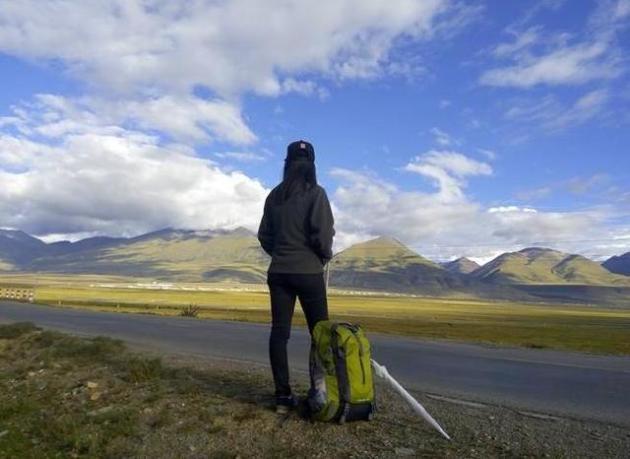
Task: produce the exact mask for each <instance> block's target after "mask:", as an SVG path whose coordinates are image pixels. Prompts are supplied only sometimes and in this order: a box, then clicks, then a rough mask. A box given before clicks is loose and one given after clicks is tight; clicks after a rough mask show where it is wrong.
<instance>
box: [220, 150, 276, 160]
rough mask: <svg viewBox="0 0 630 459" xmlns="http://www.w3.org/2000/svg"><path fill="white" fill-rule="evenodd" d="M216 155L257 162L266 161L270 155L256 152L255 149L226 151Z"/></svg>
mask: <svg viewBox="0 0 630 459" xmlns="http://www.w3.org/2000/svg"><path fill="white" fill-rule="evenodd" d="M215 156H216V157H217V158H222V159H234V160H236V161H239V162H242V163H255V162H260V161H265V160H266V159H267V158H268V155H264V154H261V153H255V152H253V151H225V152H221V153H215Z"/></svg>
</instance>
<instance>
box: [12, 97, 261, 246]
mask: <svg viewBox="0 0 630 459" xmlns="http://www.w3.org/2000/svg"><path fill="white" fill-rule="evenodd" d="M45 107H46V109H45V110H44V111H43V112H38V113H37V114H27V115H26V116H23V117H22V118H21V122H20V124H21V130H22V131H23V133H21V134H10V133H0V163H1V164H3V166H4V167H2V168H0V182H1V183H2V188H0V221H2V222H3V224H6V225H8V226H11V227H15V228H20V229H23V230H25V231H27V232H30V233H34V234H38V235H47V234H66V235H72V234H108V235H130V234H138V233H140V232H144V231H148V230H154V229H157V228H163V227H168V226H172V227H180V228H211V229H212V228H233V227H237V226H246V227H248V228H251V229H256V227H257V225H258V222H259V219H260V214H261V210H262V204H263V201H264V198H265V196H266V194H267V192H268V190H266V189H265V187H264V186H263V185H262V184H261V183H260V182H259V181H258V180H255V179H252V178H250V177H248V176H246V175H245V174H243V173H241V172H238V171H233V172H226V171H224V170H222V169H221V168H220V167H219V166H218V165H217V164H215V163H214V162H212V161H210V160H208V159H204V158H200V157H198V156H196V155H195V154H194V151H193V150H191V149H190V148H189V147H186V146H184V145H181V144H176V143H163V142H161V141H160V139H159V137H157V136H152V135H147V134H145V133H141V132H138V131H135V130H131V129H125V128H123V127H120V126H116V125H111V124H109V123H107V122H106V121H104V120H99V119H98V117H96V116H95V115H94V114H93V113H91V112H89V111H79V112H78V113H75V114H74V115H75V117H74V118H73V119H66V118H64V116H65V115H66V114H67V113H68V107H67V106H66V101H65V100H64V99H62V98H53V99H51V100H48V101H47V104H46V105H45ZM70 107H71V108H72V105H71V106H70ZM34 108H35V107H34ZM42 119H45V120H47V121H48V122H49V123H48V124H39V123H40V122H41V121H42ZM42 135H45V136H46V138H45V142H42V141H41V140H40V138H41V136H42ZM7 165H8V166H10V167H6V166H7Z"/></svg>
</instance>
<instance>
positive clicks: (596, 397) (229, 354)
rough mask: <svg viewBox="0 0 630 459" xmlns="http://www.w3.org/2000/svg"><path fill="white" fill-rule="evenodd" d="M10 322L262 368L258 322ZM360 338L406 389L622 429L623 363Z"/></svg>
mask: <svg viewBox="0 0 630 459" xmlns="http://www.w3.org/2000/svg"><path fill="white" fill-rule="evenodd" d="M13 321H31V322H34V323H36V324H37V325H40V326H43V327H46V328H51V329H56V330H61V331H66V332H72V333H77V334H87V335H97V334H102V335H107V336H111V337H116V338H120V339H123V340H125V341H128V342H130V343H132V344H135V345H140V346H144V347H150V348H153V349H158V350H160V351H164V352H185V353H187V354H192V355H200V356H205V357H219V358H229V359H237V360H245V361H251V362H257V363H262V364H266V363H267V336H268V326H267V325H260V324H249V323H240V322H227V321H210V320H196V319H188V318H168V317H159V316H149V315H139V314H117V313H109V312H95V311H88V310H78V309H61V308H53V307H47V306H39V305H30V304H20V303H9V302H0V322H13ZM629 333H630V332H629ZM370 338H371V341H372V345H373V354H374V358H375V359H376V360H377V361H378V362H379V363H381V364H384V365H386V366H387V368H388V369H389V370H390V373H391V374H392V375H394V376H395V377H397V378H398V379H399V380H400V381H401V382H402V383H403V384H404V385H406V386H407V387H409V388H411V389H415V390H420V391H425V392H430V393H434V394H441V395H447V396H455V397H461V398H464V399H467V400H476V401H480V402H484V401H486V402H491V403H495V404H503V405H507V406H512V407H515V408H521V409H526V410H529V411H536V412H544V413H550V414H558V415H562V416H569V417H578V418H588V419H594V420H600V421H605V422H614V423H616V424H621V425H625V426H630V357H609V356H591V355H584V354H577V353H565V352H556V351H546V350H532V349H506V348H492V347H487V346H478V345H470V344H461V343H452V342H432V341H425V340H419V339H411V338H402V337H395V336H388V335H381V334H373V335H371V337H370ZM307 353H308V333H307V332H306V330H304V329H302V328H299V327H295V328H294V330H293V333H292V337H291V342H290V359H291V365H292V368H297V369H301V370H303V371H305V370H306V369H307V365H306V356H307Z"/></svg>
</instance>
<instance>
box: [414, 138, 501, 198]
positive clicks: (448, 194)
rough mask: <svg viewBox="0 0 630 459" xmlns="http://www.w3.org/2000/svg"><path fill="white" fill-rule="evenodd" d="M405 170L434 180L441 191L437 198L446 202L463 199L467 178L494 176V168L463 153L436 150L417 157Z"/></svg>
mask: <svg viewBox="0 0 630 459" xmlns="http://www.w3.org/2000/svg"><path fill="white" fill-rule="evenodd" d="M405 170H407V171H409V172H415V173H417V174H420V175H423V176H425V177H428V178H430V179H432V180H433V181H434V183H435V184H436V185H437V187H438V189H439V191H438V193H437V194H436V197H439V198H440V199H442V200H443V201H444V202H449V201H457V200H460V199H462V198H463V188H464V187H465V185H466V182H465V180H464V178H465V177H467V176H474V175H491V174H492V167H490V165H488V164H486V163H482V162H480V161H476V160H474V159H471V158H468V157H467V156H464V155H462V154H461V153H456V152H452V151H435V150H431V151H429V152H427V153H425V154H424V155H421V156H416V157H415V158H414V159H413V160H412V161H411V162H410V163H408V164H407V165H406V166H405Z"/></svg>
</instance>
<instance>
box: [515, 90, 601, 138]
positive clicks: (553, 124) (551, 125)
mask: <svg viewBox="0 0 630 459" xmlns="http://www.w3.org/2000/svg"><path fill="white" fill-rule="evenodd" d="M609 99H610V95H609V92H608V90H606V89H595V90H593V91H589V92H587V93H585V94H583V95H582V96H580V97H579V98H578V99H576V100H575V101H574V102H573V103H570V104H566V103H561V102H559V101H558V100H557V98H556V97H554V96H546V97H543V98H542V99H539V100H534V101H519V102H517V103H514V104H513V105H512V106H511V107H510V108H509V109H508V110H507V111H506V112H505V117H506V118H507V119H509V120H517V121H521V122H527V123H534V124H537V125H539V126H540V127H542V128H543V129H545V130H548V131H558V130H562V129H566V128H570V127H574V126H578V125H580V124H583V123H585V122H587V121H590V120H592V119H595V118H597V117H598V116H601V115H602V114H603V113H605V112H606V106H607V102H608V101H609Z"/></svg>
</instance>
